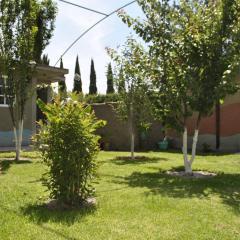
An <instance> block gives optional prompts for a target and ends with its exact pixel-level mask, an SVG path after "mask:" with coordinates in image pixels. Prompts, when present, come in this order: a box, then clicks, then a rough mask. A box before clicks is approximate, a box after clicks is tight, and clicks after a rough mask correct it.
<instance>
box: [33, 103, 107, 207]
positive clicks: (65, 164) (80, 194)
mask: <svg viewBox="0 0 240 240" xmlns="http://www.w3.org/2000/svg"><path fill="white" fill-rule="evenodd" d="M38 106H39V107H40V109H41V110H42V112H43V113H44V114H45V115H46V118H47V124H45V123H43V122H40V123H39V124H40V131H39V133H38V134H37V135H36V142H38V144H39V149H40V151H41V153H42V157H43V162H44V163H45V164H46V165H47V166H48V167H49V168H48V171H47V172H46V173H45V174H44V176H43V184H44V185H46V186H47V187H48V189H49V191H50V197H51V198H52V199H56V200H59V201H60V202H62V203H66V204H70V205H75V204H79V203H81V202H83V201H85V200H87V198H88V197H90V196H92V195H93V193H94V188H93V186H92V185H91V180H92V178H93V177H94V175H95V170H96V166H97V164H96V155H97V153H98V151H99V144H98V141H99V138H100V137H99V136H97V135H96V134H95V131H96V129H97V128H99V127H101V126H103V125H104V121H100V120H97V119H96V117H95V115H94V113H93V111H92V110H91V107H90V106H86V105H83V104H82V103H80V102H78V101H74V100H73V99H72V98H68V99H67V100H66V101H61V100H60V99H59V98H56V99H55V100H54V102H53V103H52V104H44V103H43V102H42V101H41V100H38Z"/></svg>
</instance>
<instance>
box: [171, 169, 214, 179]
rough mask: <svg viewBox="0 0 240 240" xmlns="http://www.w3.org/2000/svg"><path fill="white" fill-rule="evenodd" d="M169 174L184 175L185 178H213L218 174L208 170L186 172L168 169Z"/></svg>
mask: <svg viewBox="0 0 240 240" xmlns="http://www.w3.org/2000/svg"><path fill="white" fill-rule="evenodd" d="M166 174H167V175H169V176H175V177H183V178H198V179H199V178H201V179H202V178H212V177H215V176H217V174H216V173H213V172H207V171H193V173H192V174H190V173H186V172H185V171H167V172H166Z"/></svg>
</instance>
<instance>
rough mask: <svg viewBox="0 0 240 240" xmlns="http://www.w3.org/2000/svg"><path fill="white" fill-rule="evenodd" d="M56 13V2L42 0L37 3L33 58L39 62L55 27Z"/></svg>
mask: <svg viewBox="0 0 240 240" xmlns="http://www.w3.org/2000/svg"><path fill="white" fill-rule="evenodd" d="M56 14H57V7H56V3H55V2H53V1H52V0H42V1H40V2H39V4H38V11H37V17H36V20H35V21H36V26H37V32H36V35H35V39H34V60H35V61H36V62H37V63H39V62H41V55H42V52H43V50H44V49H45V48H46V46H47V45H48V44H49V40H50V39H51V37H52V36H53V30H54V28H55V25H54V23H55V18H56Z"/></svg>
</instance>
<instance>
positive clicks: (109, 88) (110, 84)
mask: <svg viewBox="0 0 240 240" xmlns="http://www.w3.org/2000/svg"><path fill="white" fill-rule="evenodd" d="M109 93H114V87H113V72H112V65H111V63H109V64H108V68H107V94H109Z"/></svg>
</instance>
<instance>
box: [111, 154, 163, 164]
mask: <svg viewBox="0 0 240 240" xmlns="http://www.w3.org/2000/svg"><path fill="white" fill-rule="evenodd" d="M167 160H168V159H167V158H162V157H146V156H136V157H135V158H134V160H133V159H131V157H128V156H119V157H116V158H114V159H112V160H111V161H112V162H113V163H115V164H117V165H127V164H146V163H157V162H160V161H167Z"/></svg>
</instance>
